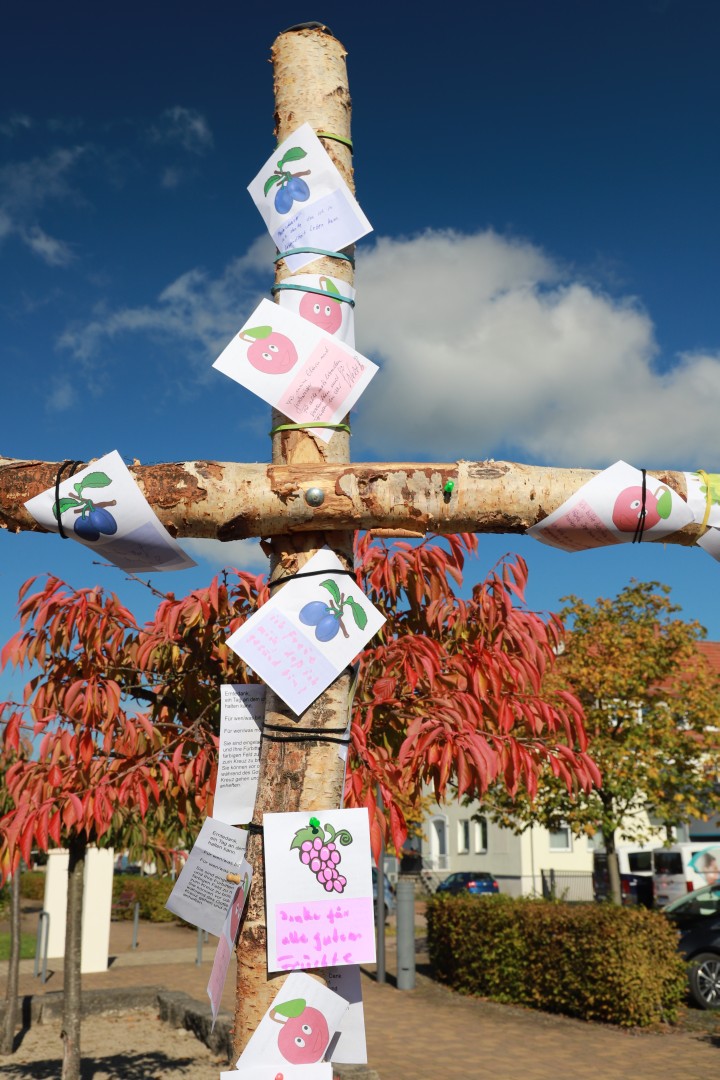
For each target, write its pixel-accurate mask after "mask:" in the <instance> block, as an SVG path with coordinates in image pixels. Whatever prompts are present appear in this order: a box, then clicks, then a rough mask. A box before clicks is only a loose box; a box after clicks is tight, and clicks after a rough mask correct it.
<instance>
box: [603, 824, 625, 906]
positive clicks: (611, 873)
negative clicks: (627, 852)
mask: <svg viewBox="0 0 720 1080" xmlns="http://www.w3.org/2000/svg"><path fill="white" fill-rule="evenodd" d="M603 842H604V844H605V852H606V854H607V866H608V877H609V880H610V901H611V903H613V904H618V905H619V904H622V885H621V883H620V861H619V859H618V853H617V850H616V848H615V833H614V832H612V833H608V834H607V835H603Z"/></svg>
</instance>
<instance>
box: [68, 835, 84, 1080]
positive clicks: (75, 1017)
mask: <svg viewBox="0 0 720 1080" xmlns="http://www.w3.org/2000/svg"><path fill="white" fill-rule="evenodd" d="M68 849H69V852H70V860H69V862H68V894H67V921H66V924H65V963H64V968H63V1030H62V1038H63V1063H62V1080H80V1020H81V1014H82V995H81V988H82V978H81V975H80V964H81V949H82V913H83V887H84V878H85V852H86V850H87V841H86V840H85V838H84V837H76V838H74V839H73V840H71V841H70V843H69V844H68Z"/></svg>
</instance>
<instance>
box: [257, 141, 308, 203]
mask: <svg viewBox="0 0 720 1080" xmlns="http://www.w3.org/2000/svg"><path fill="white" fill-rule="evenodd" d="M304 157H307V153H306V152H305V150H303V148H302V147H301V146H291V147H290V149H289V150H287V151H286V152H285V153H284V154H283V156H282V157H281V158H280V160H279V161H278V163H277V168H276V169H275V172H274V173H272V174H271V175H270V176H268V178H267V180H266V181H265V184H264V187H263V190H264V192H265V195H269V194H270V192H271V191H272V189H273V188H274V187H277V191H276V192H275V200H274V202H275V209H276V210H277V212H278V214H289V213H290V211H291V210H292V208H293V206H294V204H295V203H296V202H307V200H308V199H309V198H310V188H309V187H308V185H307V184H306V182H305V181H304V180H303V179H302V178H303V176H309V175H310V173H311V171H312V170H311V169H305V170H303V171H302V172H296V173H293V172H290V170H289V169H288V168H287V166H288V164H290V163H291V162H293V161H302V159H303V158H304Z"/></svg>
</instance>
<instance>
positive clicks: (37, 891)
mask: <svg viewBox="0 0 720 1080" xmlns="http://www.w3.org/2000/svg"><path fill="white" fill-rule="evenodd" d="M20 896H21V897H22V899H23V900H44V899H45V874H44V873H43V871H42V870H23V871H22V873H21V874H20Z"/></svg>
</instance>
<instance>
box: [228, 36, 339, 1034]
mask: <svg viewBox="0 0 720 1080" xmlns="http://www.w3.org/2000/svg"><path fill="white" fill-rule="evenodd" d="M272 59H273V65H274V75H275V128H276V135H277V139H278V142H283V140H284V139H286V138H287V137H288V136H289V135H291V134H292V133H293V131H295V130H296V128H298V127H299V126H300V124H303V123H306V122H308V123H309V124H310V125H311V126H312V127H313V129H314V130H315V131H317V132H320V131H328V132H332V133H333V134H336V135H339V136H341V138H344V139H349V138H350V94H349V90H348V85H347V70H346V67H345V50H344V49H343V47H342V45H341V44H340V42H339V41H337V40H336V39H335V38H334V37H332V36H331V35H330V34H329V33H327V32H325V31H323V30H320V29H302V30H300V29H299V30H291V31H286V32H285V33H283V34H281V35H280V36H279V37H278V38H277V39H276V41H275V43H274V45H273V50H272ZM325 144H326V149H327V151H328V153H329V154H330V156H331V157H332V159H333V161H334V162H335V164H336V166H337V167H338V169H339V170H340V173H341V174H342V176H343V177H344V179H345V180H346V182H347V183H348V185H349V186H350V188H351V189H352V188H353V182H352V167H351V157H350V149H349V147H347V146H345V145H344V144H343V143H341V142H338V141H337V140H335V139H326V140H325ZM304 271H305V272H306V273H313V274H314V273H317V274H331V275H332V276H333V277H334V278H340V279H342V280H344V281H346V282H349V283H350V284H352V281H353V270H352V264H351V263H349V262H347V261H344V260H339V259H330V258H322V259H319V260H316V261H315V262H313V263H311V264H310V265H309V266H307V267H305V268H304ZM289 273H290V272H289V270H288V269H287V267H286V266H285V264H284V262H283V261H281V262H279V263H278V264H277V271H276V280H277V281H282V280H283V278H286V277H288V276H289ZM287 422H288V421H287V418H286V417H284V416H282V415H280V414H279V413H277V412H274V413H273V427H276V426H277V425H278V424H282V423H287ZM348 456H349V437H348V435H347V433H344V432H340V431H336V432H334V433H333V436H332V438H331V439H330V442H329V443H324V442H321V441H319V440H316V439H315V438H313V437H312V436H311V435H309V434H308V433H307V432H305V431H283V432H277V433H276V434H275V435H273V447H272V461H273V467H283V466H285V467H288V468H290V469H292V467H293V466H299V465H301V466H310V467H311V468H312V469H322V468H326V467H327V464H329V463H333V464H335V463H338V462H343V463H345V462H347V461H348ZM286 501H287V500H286ZM301 501H302V502H303V503H304V504H305V506H307V503H306V502H305V500H304V498H302V497H301ZM308 509H309V507H308ZM308 521H309V523H310V525H311V528H310V529H309V530H307V531H302V532H300V531H293V532H292V533H289V532H285V533H283V534H281V535H274V536H273V538H272V541H271V547H272V555H271V560H270V577H271V580H272V579H274V578H277V577H278V576H282V575H287V574H293V573H295V572H297V571H298V570H301V568H302V567H303V566H304V564H305V563H306V562H307V561H308V560H309V559H310V558H311V557H312V556H313V555H314V554H315V553H316V552H317V551H318V550H319V549H320V548H322V547H324V546H325V545H327V546H328V547H330V548H331V549H332V550H333V551H334V552H335V554H336V555H337V556H338V557H339V558H340V560H341V562H343V564H344V565H345V566H346V567H347V568H348V569H351V568H352V553H353V543H352V542H353V534H352V531H351V527H350V522H349V521H348V520H347V519H345V518H344V517H342V516H341V517H339V518H338V520H337V521H336V522H334V523H333V526H332V532H325V531H320V527H319V526H318V525H317V524H316V522H315V521H314V520H313V519H312V516H311V515H310V516H309V518H308ZM338 526H340V527H339V528H338ZM287 527H288V525H287V524H286V526H285V528H286V529H287ZM262 532H263V530H260V533H261V535H262ZM349 698H350V681H349V675H348V674H343V675H341V676H340V677H339V678H338V679H336V680H335V682H334V683H333V684H332V685H331V686H330V687H329V688H328V689H327V690H326V691H325V693H323V694H322V695H321V696H320V697H319V698H318V699H317V701H315V702H314V703H313V704H312V705H311V706H310V707H309V708H308V709H307V710H306V711H305V712H304V713H303V715H302V726H303V727H305V728H318V729H323V728H334V729H338V728H341V727H344V726H345V724H346V723H347V721H348V718H349V710H350V700H349ZM265 720H266V722H268V723H272V724H274V725H276V726H277V727H281V728H286V729H289V730H290V731H291V730H292V729H293V728H294V727H295V726H296V725H297V718H296V717H295V715H294V714H293V713H292V712H291V711H290V710H289V709H288V707H287V706H286V705H285V703H284V702H283V701H281V700H280V698H278V697H277V696H276V695H275V694H274V693H272V691H271V690H270V689H269V688H268V691H267V701H266V707H265ZM343 777H344V763H343V761H342V759H341V758H340V756H339V755H338V747H337V744H336V743H331V742H313V741H311V740H308V741H307V742H281V741H280V742H278V741H268V740H266V739H264V740H263V741H262V751H261V759H260V780H259V784H258V794H257V800H256V804H255V814H254V817H253V822H254V823H255V824H258V825H260V824H262V820H263V814H264V813H266V812H268V811H283V812H284V811H293V810H306V811H307V812H308V817H309V816H310V814H311V813H312V812H313V811H316V810H326V809H328V808H331V807H333V806H339V805H340V804H341V802H342V787H343ZM263 857H264V852H263V844H262V840H261V836H260V835H259V834H258V833H257V832H251V835H250V839H249V842H248V860H249V862H250V863H251V864H252V866H253V871H254V874H253V885H252V889H251V890H250V900H249V906H248V912H247V916H246V918H245V922H244V925H243V931H242V934H241V937H240V941H239V944H238V973H237V997H236V1012H235V1049H236V1051H237V1052H238V1053H240V1052H241V1051H242V1050H243V1048H244V1047H245V1045H246V1043H247V1041H248V1039H249V1038H250V1036H251V1035H252V1033H253V1031H254V1030H255V1028H256V1027H257V1025H258V1023H259V1021H260V1019H261V1017H262V1016H263V1013H264V1012H265V1011H266V1010H267V1008H268V1006H269V1005H270V1002H271V1001H272V999H273V997H274V996H275V994H276V993H277V990H278V986H277V982H278V980H280V979H282V978H284V975H275V976H271V977H268V975H267V973H266V972H267V951H266V927H265V895H264V873H263V871H264V866H263Z"/></svg>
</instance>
